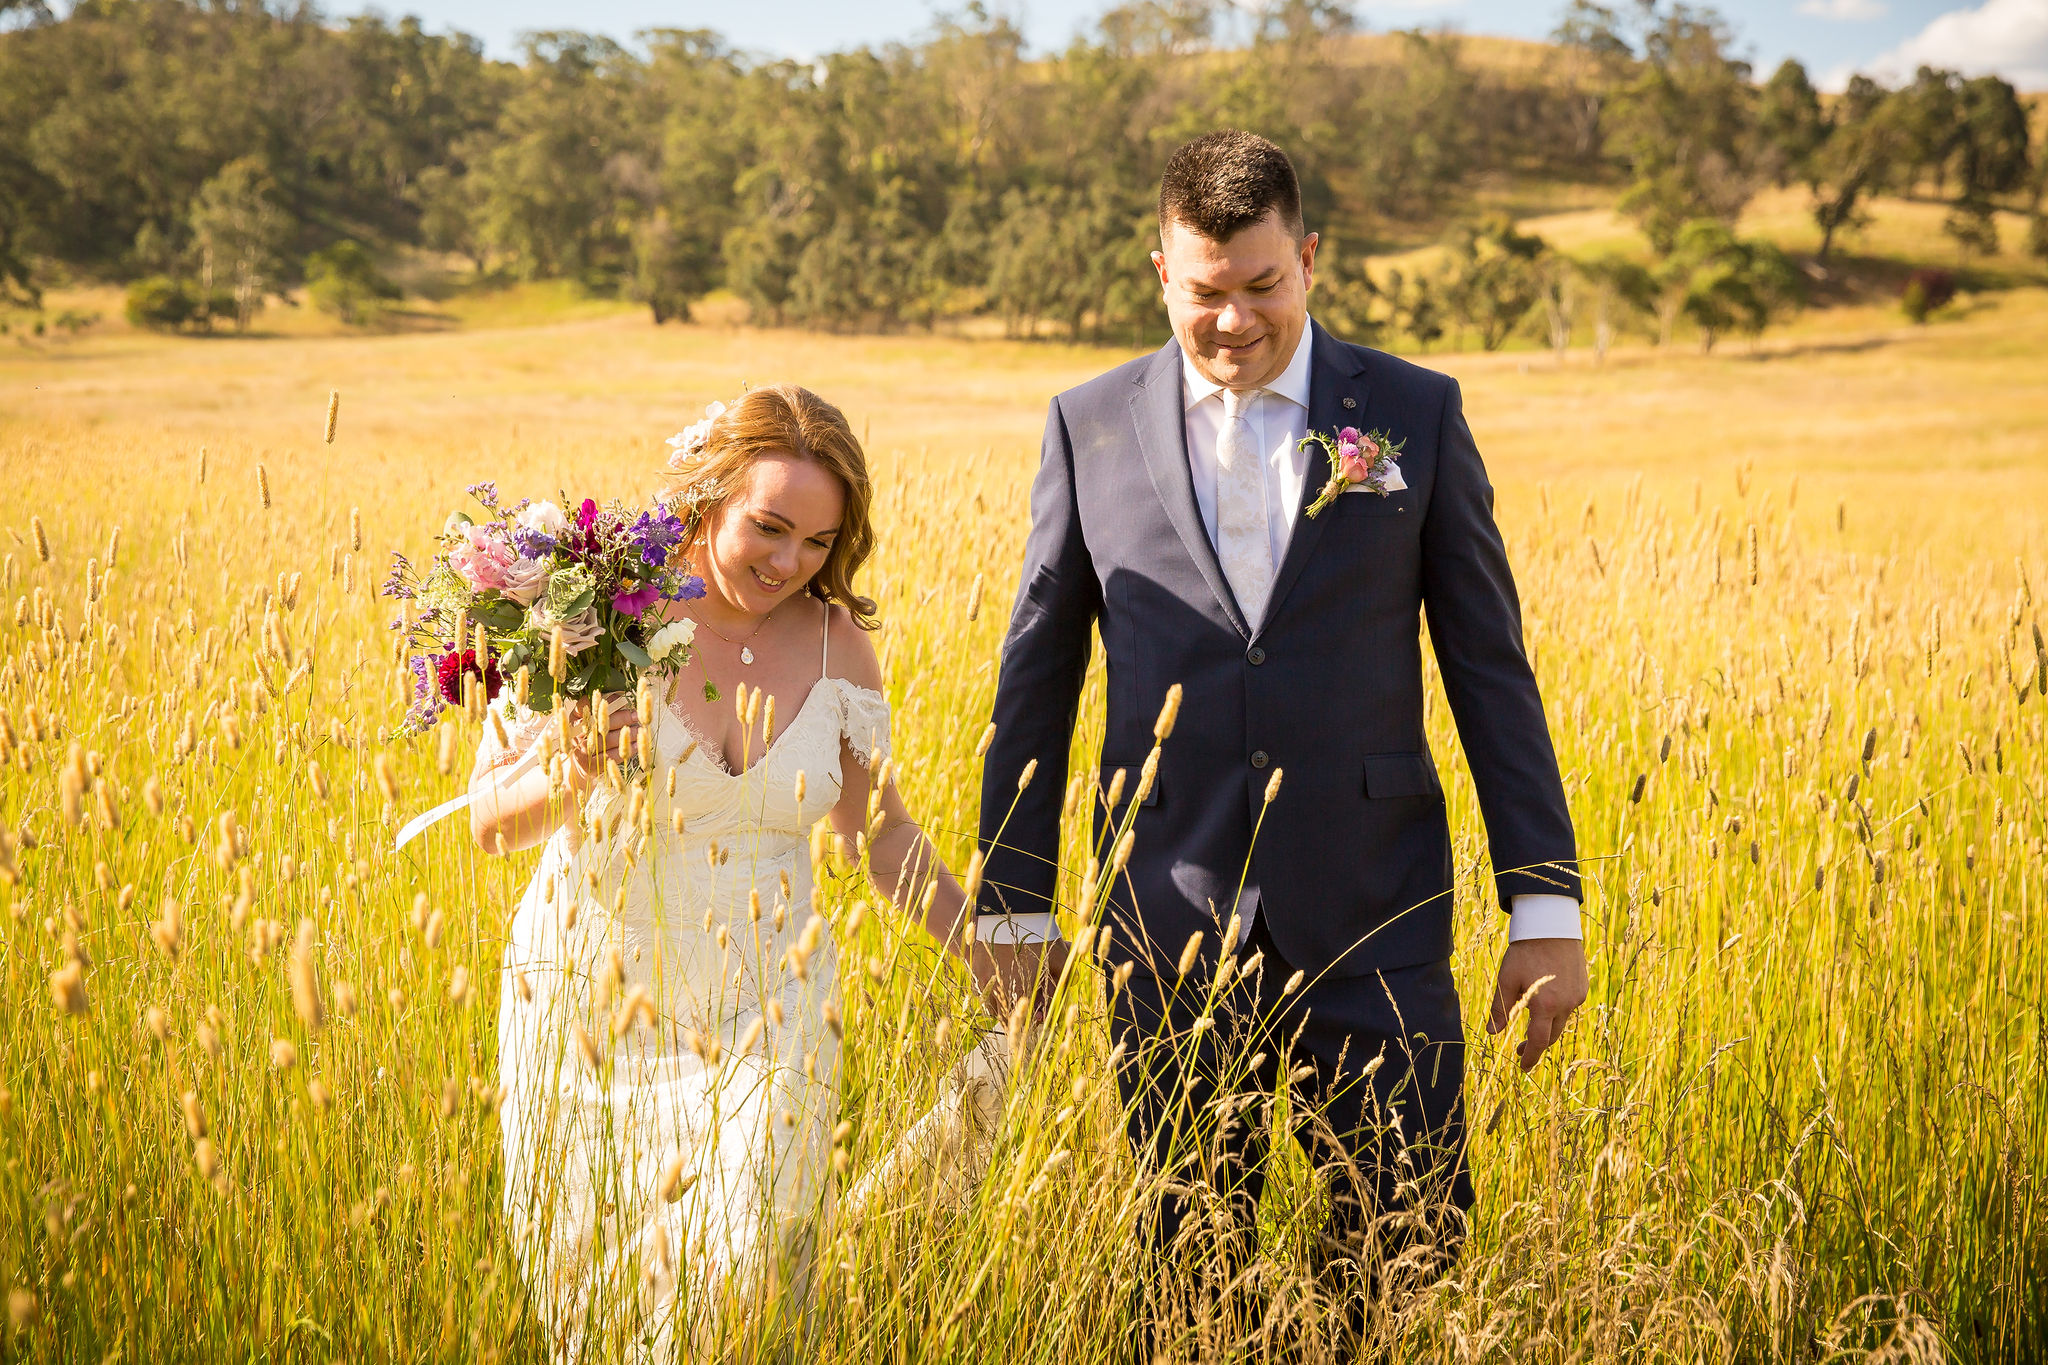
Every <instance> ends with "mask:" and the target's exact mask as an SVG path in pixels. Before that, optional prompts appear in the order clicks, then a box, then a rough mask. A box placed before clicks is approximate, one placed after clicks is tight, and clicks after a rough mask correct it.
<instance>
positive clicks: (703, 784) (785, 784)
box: [654, 677, 889, 834]
mask: <svg viewBox="0 0 2048 1365" xmlns="http://www.w3.org/2000/svg"><path fill="white" fill-rule="evenodd" d="M842 746H844V749H846V750H850V751H851V752H852V754H853V756H854V758H855V760H856V761H858V762H859V763H860V764H861V765H862V766H863V767H872V766H873V765H874V763H875V761H876V760H877V759H878V758H883V757H886V756H887V755H888V752H889V702H888V699H887V698H885V697H883V696H882V695H881V694H880V693H878V692H871V691H869V690H868V689H867V688H865V687H860V686H857V685H855V684H853V683H850V682H848V681H847V680H846V679H844V678H833V677H823V678H820V679H818V681H817V682H816V683H815V684H813V685H812V687H811V690H810V693H809V694H808V695H807V696H805V698H804V700H803V703H802V705H800V706H798V707H797V709H796V714H795V715H793V716H791V717H790V718H789V720H788V721H787V722H786V723H784V724H783V726H782V727H781V729H780V730H779V731H778V732H777V733H776V734H775V736H774V737H773V739H772V740H771V742H770V743H769V746H768V749H767V752H765V753H763V754H760V755H759V756H758V757H754V756H751V755H750V758H751V761H752V766H751V767H749V768H748V769H747V770H746V771H745V772H743V773H734V772H729V771H727V769H726V767H725V764H724V762H723V759H722V757H721V755H720V754H719V751H718V746H716V745H715V744H711V743H709V742H706V741H703V740H701V739H700V737H699V736H698V735H697V734H696V733H695V732H694V731H693V730H692V729H691V728H690V725H689V722H687V721H686V720H684V719H683V717H682V715H681V714H680V713H679V712H678V711H676V709H675V708H674V707H672V706H664V707H662V708H661V709H660V710H659V711H658V712H657V713H656V715H655V718H654V752H655V761H656V763H658V764H659V765H661V767H662V768H663V769H664V770H665V769H666V768H667V767H668V766H669V765H671V764H673V765H674V766H675V769H676V793H675V798H674V806H673V809H674V810H679V811H681V812H682V816H683V821H684V827H685V828H686V829H687V830H690V831H694V832H698V833H720V832H731V831H737V830H740V829H741V828H743V827H744V828H745V830H746V831H747V832H749V833H753V832H760V833H780V834H803V833H805V832H806V831H808V830H809V829H810V827H811V826H812V825H814V824H816V823H817V822H818V821H819V820H820V819H821V818H823V817H824V815H825V814H826V813H827V812H828V811H830V810H831V809H832V807H833V806H835V805H837V804H838V801H839V793H840V790H841V787H842V783H843V769H842V766H841V764H842ZM799 773H801V774H802V775H803V779H804V793H803V800H802V802H801V803H799V802H798V800H797V775H798V774H799ZM664 785H665V784H664Z"/></svg>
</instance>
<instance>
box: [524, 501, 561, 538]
mask: <svg viewBox="0 0 2048 1365" xmlns="http://www.w3.org/2000/svg"><path fill="white" fill-rule="evenodd" d="M519 524H520V525H521V526H523V527H525V528H526V529H527V530H529V531H538V532H540V533H541V534H542V535H544V536H559V535H561V534H562V532H564V531H566V530H568V529H569V514H568V513H567V512H564V511H563V510H562V509H561V508H560V507H557V506H556V505H555V504H554V503H551V502H533V503H528V504H527V505H526V507H525V508H524V510H522V511H521V512H520V513H519Z"/></svg>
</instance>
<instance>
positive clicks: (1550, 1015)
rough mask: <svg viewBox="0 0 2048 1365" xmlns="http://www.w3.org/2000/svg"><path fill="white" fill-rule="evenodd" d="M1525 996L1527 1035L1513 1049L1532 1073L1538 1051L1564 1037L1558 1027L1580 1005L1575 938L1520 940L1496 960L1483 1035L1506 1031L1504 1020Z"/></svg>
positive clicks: (1581, 949) (1581, 958) (1582, 960)
mask: <svg viewBox="0 0 2048 1365" xmlns="http://www.w3.org/2000/svg"><path fill="white" fill-rule="evenodd" d="M1524 995H1527V996H1528V997H1529V1031H1528V1034H1527V1035H1526V1036H1525V1037H1524V1038H1523V1039H1522V1041H1521V1043H1520V1044H1519V1045H1517V1047H1516V1049H1515V1055H1516V1056H1517V1057H1519V1058H1520V1059H1521V1062H1522V1070H1524V1071H1529V1070H1531V1069H1533V1068H1534V1067H1535V1065H1536V1063H1537V1062H1538V1061H1539V1060H1541V1058H1542V1056H1543V1052H1544V1049H1546V1048H1548V1047H1549V1046H1550V1045H1551V1044H1552V1043H1554V1042H1556V1041H1557V1038H1558V1035H1559V1034H1561V1033H1563V1032H1564V1022H1565V1020H1567V1019H1569V1018H1570V1017H1571V1013H1572V1011H1573V1010H1575V1009H1577V1008H1578V1007H1579V1006H1580V1005H1582V1004H1584V1003H1585V1000H1586V945H1585V943H1584V942H1582V941H1581V940H1579V939H1575V938H1525V939H1523V940H1522V941H1521V942H1519V943H1510V944H1509V945H1508V950H1507V951H1506V952H1504V953H1502V954H1501V955H1500V978H1499V980H1498V981H1496V982H1495V983H1494V987H1493V1011H1492V1013H1491V1014H1490V1015H1489V1016H1488V1018H1487V1021H1486V1031H1487V1032H1488V1033H1499V1032H1500V1031H1501V1030H1502V1029H1504V1028H1506V1027H1507V1026H1508V1019H1509V1015H1510V1014H1511V1012H1512V1011H1513V1010H1514V1008H1515V1004H1516V1002H1517V1001H1519V1000H1520V999H1521V998H1522V997H1523V996H1524Z"/></svg>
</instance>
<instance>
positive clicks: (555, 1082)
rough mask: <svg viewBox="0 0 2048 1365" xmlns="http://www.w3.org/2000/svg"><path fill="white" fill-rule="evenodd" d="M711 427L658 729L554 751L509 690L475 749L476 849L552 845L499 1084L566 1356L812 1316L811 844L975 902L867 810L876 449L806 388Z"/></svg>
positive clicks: (834, 984)
mask: <svg viewBox="0 0 2048 1365" xmlns="http://www.w3.org/2000/svg"><path fill="white" fill-rule="evenodd" d="M713 412H714V417H713V418H712V419H710V420H709V421H708V423H707V424H700V425H699V426H698V427H697V428H693V429H692V431H691V432H688V433H685V434H684V437H683V438H679V440H678V442H676V443H674V444H680V445H681V447H682V448H681V449H680V450H679V451H678V452H677V454H676V455H675V456H674V457H673V458H672V459H671V460H670V462H669V479H668V489H667V492H666V493H665V494H664V498H665V500H666V501H667V503H668V505H669V507H670V508H671V510H673V511H676V512H677V513H679V514H680V515H681V516H682V517H683V520H684V523H685V525H686V527H687V536H686V539H685V541H684V544H683V546H682V547H681V548H680V551H679V552H680V553H683V554H686V555H687V556H688V558H689V563H690V566H691V569H692V571H693V572H694V573H696V574H697V575H698V576H699V577H701V578H702V580H703V582H704V584H705V588H706V591H705V594H704V596H702V597H701V598H699V599H696V600H694V601H690V602H687V603H675V604H671V605H670V608H669V610H670V614H671V619H672V620H673V621H674V623H675V624H674V626H673V627H672V628H673V629H678V630H681V631H683V632H685V635H686V638H692V637H693V638H692V645H693V649H694V653H695V657H694V659H693V660H692V661H691V663H690V664H688V665H687V666H686V667H685V668H684V669H682V670H681V671H680V672H679V673H678V674H677V675H676V676H675V677H674V679H673V681H672V685H670V686H669V695H667V696H656V697H654V698H652V703H653V704H652V705H651V706H650V705H648V702H649V699H648V698H647V697H645V696H644V695H643V697H642V699H641V706H642V707H645V708H646V710H645V722H646V733H645V735H644V736H643V735H639V734H636V733H635V728H636V723H637V722H638V721H639V720H640V719H641V715H640V714H636V708H635V707H634V705H633V704H632V703H631V701H630V700H629V699H616V701H615V704H617V705H618V709H617V710H615V711H613V712H611V714H610V717H609V724H608V727H607V728H606V731H605V735H606V738H605V745H604V749H603V752H602V753H601V754H600V753H598V752H596V751H595V748H594V746H589V747H588V748H584V746H580V745H579V744H577V743H575V742H571V743H570V744H568V745H567V746H566V751H564V752H559V753H558V752H556V751H557V750H558V749H561V748H562V747H563V746H562V745H561V744H560V743H559V741H560V739H561V738H563V737H566V736H568V735H569V733H570V727H569V726H567V725H564V724H561V723H560V722H559V721H558V720H557V718H556V717H551V716H533V715H529V714H525V713H523V712H522V710H521V709H520V708H518V707H516V706H513V705H512V704H511V703H510V701H509V698H504V697H501V699H500V700H499V702H497V703H494V705H495V706H497V707H499V708H500V719H501V721H503V722H504V728H505V731H506V738H507V739H509V741H510V742H509V743H501V742H500V741H499V738H498V736H497V735H496V733H495V732H496V729H497V727H496V726H492V727H487V729H486V738H485V741H484V744H483V747H482V750H481V751H480V752H479V754H478V756H477V763H476V769H475V771H474V773H473V775H472V776H471V779H470V795H471V798H472V799H471V811H472V829H473V832H474V834H475V836H476V838H477V840H478V842H479V843H480V844H481V845H482V846H483V847H484V848H485V849H487V850H497V849H501V848H502V849H506V850H516V849H522V848H529V847H532V846H533V845H535V844H537V843H540V842H542V841H543V840H545V841H546V845H547V846H546V848H545V850H544V851H543V853H542V855H541V860H540V865H539V867H538V868H537V870H536V871H535V873H534V876H533V880H532V882H531V884H530V885H529V886H528V888H527V891H526V894H525V896H524V898H523V899H522V900H521V901H520V903H519V906H518V908H517V910H516V912H515V913H514V915H513V918H512V922H511V927H510V931H509V935H508V940H509V941H508V944H507V947H506V950H505V965H504V982H503V992H502V1005H501V1007H500V1016H499V1026H498V1066H499V1077H500V1084H501V1085H502V1087H503V1089H504V1100H503V1104H502V1106H501V1117H500V1131H501V1134H502V1140H503V1144H504V1158H505V1192H504V1206H505V1212H506V1216H507V1220H508V1223H509V1226H510V1230H511V1233H512V1236H513V1240H514V1242H515V1245H516V1247H517V1249H518V1253H519V1257H520V1263H521V1268H522V1271H523V1273H524V1275H525V1278H526V1282H527V1287H528V1291H529V1293H530V1295H531V1297H532V1299H533V1301H534V1302H535V1303H536V1305H537V1307H538V1309H539V1311H540V1314H541V1317H542V1320H543V1322H544V1323H545V1324H546V1325H547V1328H548V1330H549V1332H550V1334H551V1336H552V1337H553V1342H554V1346H555V1349H556V1352H557V1354H558V1357H559V1358H562V1359H575V1358H591V1357H595V1358H600V1359H613V1358H629V1359H640V1358H646V1359H668V1358H672V1357H674V1356H675V1355H676V1354H677V1352H678V1348H681V1349H682V1350H684V1351H685V1352H686V1353H687V1354H688V1355H689V1356H691V1357H692V1358H703V1357H715V1356H719V1355H722V1354H725V1353H726V1352H727V1351H729V1350H733V1349H744V1347H742V1346H741V1345H740V1343H741V1342H743V1341H747V1340H759V1339H763V1338H765V1337H769V1336H773V1335H776V1334H778V1333H780V1332H781V1331H783V1330H784V1329H786V1328H789V1327H791V1326H792V1324H791V1323H790V1322H788V1321H785V1320H783V1318H784V1317H785V1316H786V1317H795V1316H797V1315H798V1314H800V1313H801V1305H802V1303H803V1300H804V1293H805V1288H806V1286H807V1283H808V1278H809V1265H808V1257H809V1253H810V1250H811V1243H812V1241H813V1240H814V1239H815V1235H816V1229H817V1228H818V1227H820V1226H821V1225H822V1223H823V1221H824V1220H825V1218H826V1217H827V1216H828V1215H829V1212H830V1203H831V1199H832V1181H831V1179H830V1168H831V1164H832V1153H833V1147H834V1129H835V1127H836V1125H837V1124H838V1122H839V1117H838V1108H839V1092H838V1081H837V1075H838V1056H839V1050H838V1048H839V1045H838V1030H839V1015H838V1012H837V1006H836V1000H837V995H838V955H837V951H836V948H835V945H834V943H833V940H832V933H831V930H830V927H829V926H828V925H827V924H826V922H825V920H824V919H823V917H822V916H821V915H819V914H817V913H815V912H814V910H813V906H812V892H811V852H810V842H809V839H810V831H811V830H812V828H813V826H814V825H816V824H817V822H818V821H819V819H820V818H821V817H825V816H828V815H829V817H830V818H831V822H832V827H833V829H835V830H836V831H837V832H838V833H839V835H840V836H841V837H842V838H844V839H845V840H846V841H847V843H848V845H849V846H852V845H853V844H854V843H855V841H856V839H857V837H858V836H859V835H861V834H862V833H871V835H872V837H871V838H870V840H869V842H868V844H867V850H868V860H869V863H870V865H871V869H872V871H871V876H872V879H873V881H874V882H875V884H876V885H877V886H878V887H879V888H880V889H881V890H882V891H883V892H885V893H886V894H888V895H889V896H890V897H891V898H892V899H893V900H894V902H895V903H896V905H897V907H898V908H899V909H902V910H906V911H909V910H911V909H913V907H917V908H921V909H922V912H923V920H924V923H925V926H926V927H927V928H928V929H929V930H930V931H931V933H932V935H933V936H934V937H935V938H936V939H937V940H938V941H939V942H941V943H943V944H947V945H949V946H950V947H952V948H953V949H954V950H956V951H959V950H960V949H961V945H962V943H963V941H964V936H963V935H962V934H961V933H960V932H959V931H960V922H961V919H962V910H963V903H964V897H963V893H962V890H961V887H960V885H959V883H958V882H957V881H956V880H955V879H954V878H953V876H952V875H951V874H950V873H949V872H948V871H947V870H946V868H945V867H944V866H943V864H942V863H941V861H940V859H939V857H938V854H937V852H936V850H935V849H933V847H932V845H931V844H930V842H929V841H928V840H927V839H926V837H925V835H924V833H923V832H922V830H920V829H919V827H918V825H917V824H916V823H915V822H914V821H913V820H912V819H911V817H910V814H909V812H908V811H907V810H906V809H905V808H904V804H903V800H902V797H901V796H900V794H899V793H898V792H897V790H896V788H895V787H894V786H893V784H886V777H885V778H884V781H885V785H884V787H883V788H882V790H881V791H880V793H879V797H878V802H877V805H876V806H874V807H872V808H871V806H870V799H871V798H870V787H871V777H872V775H873V774H874V773H875V771H876V769H877V765H878V764H880V763H881V761H882V760H883V759H884V758H886V757H887V755H888V752H889V707H888V703H887V702H886V701H885V700H884V698H883V695H882V677H881V668H880V665H879V664H878V662H877V660H876V657H875V651H874V648H873V646H872V645H871V644H870V643H869V638H868V631H870V630H872V629H873V628H874V627H875V625H876V620H875V606H874V603H873V602H871V601H869V600H868V599H867V598H864V597H862V596H860V595H859V594H858V593H856V592H855V591H854V588H853V578H854V573H855V571H856V570H857V569H859V567H860V565H861V563H862V561H864V560H865V559H866V558H867V557H868V554H869V552H870V551H871V550H872V548H873V546H874V532H873V530H872V528H871V526H870V525H869V521H868V505H869V499H870V484H869V479H868V471H867V467H866V461H865V458H864V456H863V454H862V452H861V447H860V443H859V442H858V441H857V440H855V438H854V435H853V432H852V429H851V428H850V427H849V426H848V424H847V421H846V418H845V417H844V416H843V415H842V414H841V413H840V412H839V410H838V409H837V408H835V407H833V406H832V405H831V404H829V403H827V402H825V401H824V400H822V399H820V398H819V397H818V396H817V395H815V394H813V393H811V392H809V391H808V390H805V389H802V388H798V387H796V386H794V385H778V386H775V387H772V388H760V389H754V390H752V391H751V392H749V393H747V394H746V395H745V396H744V397H742V398H741V399H740V400H739V401H738V402H736V403H734V404H733V405H732V406H731V407H730V408H726V409H724V410H722V411H719V410H717V409H714V410H713ZM588 719H589V718H588V716H587V715H585V716H584V717H583V723H584V724H582V725H579V726H578V727H577V728H578V729H582V728H584V725H587V723H588ZM580 748H581V749H583V750H584V751H581V752H579V749H580ZM643 756H644V758H645V759H646V760H648V763H647V767H646V772H645V775H644V776H638V775H637V774H638V771H639V770H638V769H637V768H636V766H635V764H634V761H635V760H636V759H639V758H642V757H643ZM572 797H573V799H572ZM579 804H580V806H581V810H580V814H578V813H577V807H578V805H579ZM934 882H935V883H936V892H935V893H933V894H931V896H930V898H929V899H928V900H927V899H925V898H924V896H925V892H926V889H927V888H928V887H929V886H931V885H932V883H934ZM978 957H980V959H981V962H980V964H979V970H978V972H977V975H978V976H979V977H980V978H981V979H982V981H983V983H984V986H985V988H988V989H991V990H992V989H993V988H992V987H990V986H989V985H988V983H989V982H990V981H991V980H992V978H993V977H994V975H995V973H996V964H995V963H994V962H993V961H992V960H990V959H989V957H988V955H987V954H986V953H983V954H979V955H978Z"/></svg>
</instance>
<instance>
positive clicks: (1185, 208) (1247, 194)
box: [1159, 128, 1302, 242]
mask: <svg viewBox="0 0 2048 1365" xmlns="http://www.w3.org/2000/svg"><path fill="white" fill-rule="evenodd" d="M1268 213H1277V214H1279V215H1280V225H1281V226H1282V227H1284V228H1286V229H1287V230H1288V231H1289V232H1291V233H1293V234H1294V236H1295V237H1297V238H1299V237H1300V236H1301V235H1302V224H1301V182H1300V181H1299V180H1297V179H1296V178H1295V175H1294V163H1293V162H1292V161H1289V160H1288V159H1287V153H1285V152H1283V151H1281V150H1280V149H1279V148H1278V147H1276V146H1274V145H1273V144H1272V143H1270V142H1268V141H1266V139H1264V138H1262V137H1260V136H1259V135H1258V134H1257V133H1246V132H1241V131H1239V130H1238V129H1236V128H1221V129H1218V130H1217V131H1216V132H1213V133H1204V134H1203V135H1202V136H1200V137H1198V138H1196V139H1195V140H1194V141H1193V142H1189V143H1184V144H1183V145H1182V146H1181V147H1180V148H1179V150H1177V151H1175V152H1174V154H1173V155H1172V156H1170V157H1168V158H1167V160H1166V173H1165V174H1164V175H1162V176H1160V177H1159V235H1160V237H1161V238H1164V237H1165V236H1166V228H1167V225H1168V224H1169V223H1179V224H1180V225H1181V226H1182V227H1185V228H1192V229H1193V230H1194V231H1196V232H1199V233H1201V234H1202V235H1203V236H1204V237H1207V238H1208V239H1209V240H1210V241H1212V242H1227V241H1229V240H1230V239H1231V238H1232V237H1235V236H1236V235H1237V234H1238V233H1240V232H1243V231H1244V230H1245V229H1246V228H1248V227H1250V226H1251V225H1252V224H1254V223H1256V222H1258V221H1259V220H1260V219H1261V218H1264V217H1265V216H1266V215H1267V214H1268Z"/></svg>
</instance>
